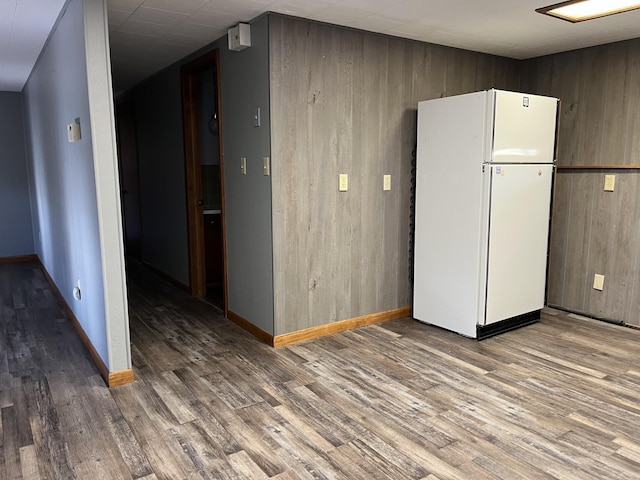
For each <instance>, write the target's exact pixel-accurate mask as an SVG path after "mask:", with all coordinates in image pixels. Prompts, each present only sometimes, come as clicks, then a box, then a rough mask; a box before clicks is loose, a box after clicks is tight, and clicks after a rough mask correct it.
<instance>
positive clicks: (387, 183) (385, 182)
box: [382, 175, 391, 190]
mask: <svg viewBox="0 0 640 480" xmlns="http://www.w3.org/2000/svg"><path fill="white" fill-rule="evenodd" d="M382 189H383V190H391V175H384V176H383V177H382Z"/></svg>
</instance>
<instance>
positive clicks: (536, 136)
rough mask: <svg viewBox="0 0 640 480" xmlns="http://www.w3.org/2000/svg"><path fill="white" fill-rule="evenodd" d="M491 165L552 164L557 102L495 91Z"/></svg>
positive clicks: (548, 98) (545, 98)
mask: <svg viewBox="0 0 640 480" xmlns="http://www.w3.org/2000/svg"><path fill="white" fill-rule="evenodd" d="M494 93H495V104H494V119H493V122H494V127H493V150H492V153H491V158H490V160H489V161H491V162H493V163H552V162H553V161H554V159H555V138H556V115H557V109H558V100H557V99H555V98H550V97H541V96H538V95H528V94H523V93H515V92H505V91H502V90H495V91H494Z"/></svg>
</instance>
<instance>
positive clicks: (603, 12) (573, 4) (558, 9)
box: [536, 0, 640, 23]
mask: <svg viewBox="0 0 640 480" xmlns="http://www.w3.org/2000/svg"><path fill="white" fill-rule="evenodd" d="M637 8H640V2H637V1H629V0H571V1H568V2H562V3H556V4H555V5H550V6H548V7H543V8H538V9H536V12H538V13H543V14H545V15H551V16H552V17H557V18H560V19H562V20H567V21H569V22H572V23H576V22H582V21H585V20H592V19H594V18H600V17H606V16H608V15H614V14H616V13H622V12H628V11H629V10H635V9H637Z"/></svg>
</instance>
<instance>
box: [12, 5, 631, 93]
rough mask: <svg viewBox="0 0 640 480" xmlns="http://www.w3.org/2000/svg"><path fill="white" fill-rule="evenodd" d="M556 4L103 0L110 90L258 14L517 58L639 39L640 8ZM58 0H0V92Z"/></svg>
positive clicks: (26, 58) (30, 56) (16, 75)
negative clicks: (554, 14)
mask: <svg viewBox="0 0 640 480" xmlns="http://www.w3.org/2000/svg"><path fill="white" fill-rule="evenodd" d="M556 1H557V0H548V1H545V0H518V1H514V0H491V1H484V2H480V1H478V0H395V1H393V2H390V1H389V0H107V5H108V14H109V32H110V42H111V57H112V69H113V81H114V89H115V90H116V93H118V92H123V91H125V90H127V89H128V88H131V87H132V86H134V85H135V84H137V83H138V82H140V81H141V80H143V79H145V78H147V77H149V76H150V75H152V74H153V73H155V72H157V71H159V70H161V69H162V68H164V67H166V66H168V65H170V64H171V63H173V62H175V61H176V60H179V59H180V58H183V57H184V56H186V55H188V54H189V53H192V52H194V51H195V50H197V49H199V48H200V47H203V46H205V45H207V44H208V43H211V42H212V41H213V40H216V39H217V38H219V37H221V36H222V35H224V34H226V32H227V29H228V28H229V27H231V26H233V25H235V24H237V23H238V22H247V21H249V20H251V19H252V18H255V17H256V16H258V15H260V14H262V13H264V12H266V11H274V12H279V13H283V14H288V15H293V16H299V17H305V18H310V19H313V20H319V21H323V22H328V23H335V24H338V25H344V26H348V27H354V28H359V29H363V30H369V31H373V32H379V33H385V34H389V35H394V36H398V37H405V38H411V39H415V40H421V41H426V42H432V43H438V44H441V45H449V46H454V47H460V48H465V49H469V50H475V51H479V52H485V53H492V54H496V55H502V56H506V57H510V58H515V59H525V58H531V57H537V56H541V55H547V54H551V53H557V52H560V51H565V50H572V49H576V48H582V47H588V46H592V45H598V44H603V43H610V42H615V41H619V40H626V39H630V38H637V37H640V10H635V11H631V12H627V13H624V14H620V15H613V16H610V17H605V18H601V19H597V20H591V21H588V22H583V23H578V24H572V23H569V22H565V21H563V20H558V19H555V18H551V17H547V16H544V15H540V14H538V13H536V12H535V9H536V8H539V7H542V6H545V5H549V4H551V3H556ZM64 3H65V0H0V91H3V90H4V91H7V90H8V91H19V90H21V89H22V86H23V85H24V82H25V80H26V78H27V76H28V74H29V72H30V71H31V68H32V65H33V62H34V61H35V60H36V59H37V56H38V53H39V51H40V49H41V48H42V45H43V43H44V41H45V40H46V38H47V34H48V31H49V29H50V28H51V26H52V25H53V24H54V22H55V19H56V17H57V15H58V12H59V11H60V9H61V8H62V5H63V4H64Z"/></svg>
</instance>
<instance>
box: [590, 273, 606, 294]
mask: <svg viewBox="0 0 640 480" xmlns="http://www.w3.org/2000/svg"><path fill="white" fill-rule="evenodd" d="M593 288H595V289H596V290H603V289H604V275H599V274H597V273H596V274H595V275H594V276H593Z"/></svg>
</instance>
